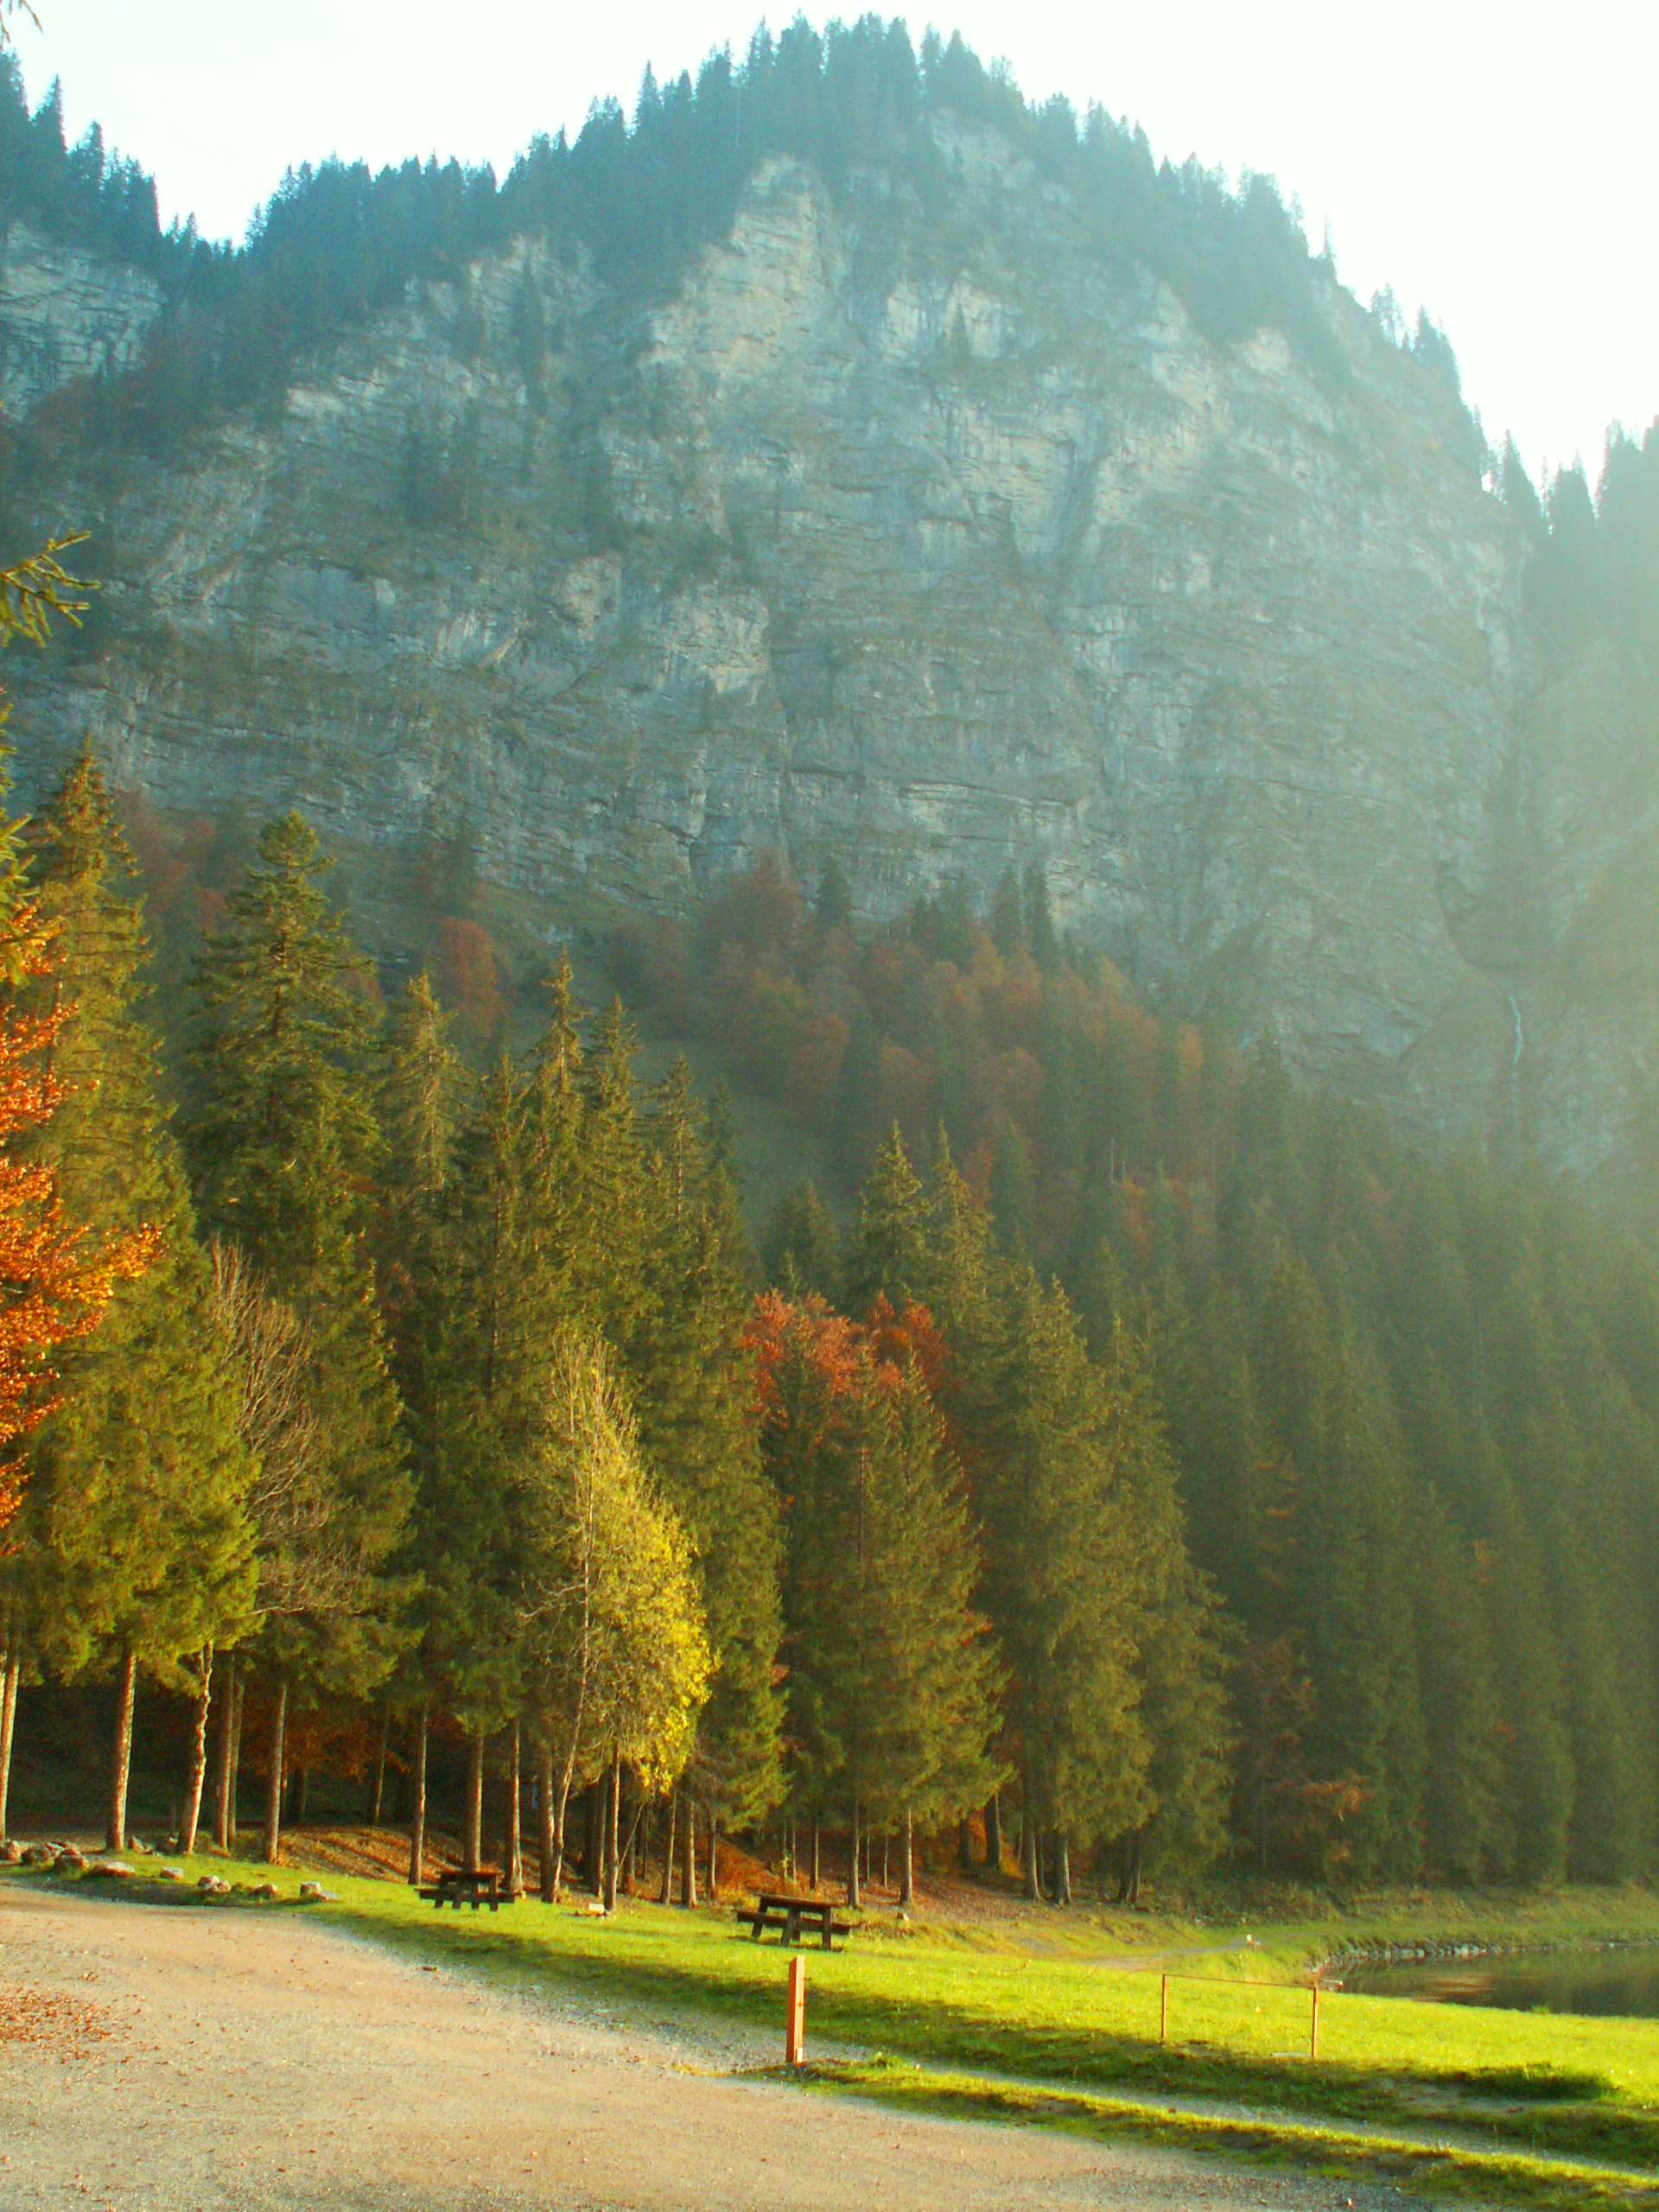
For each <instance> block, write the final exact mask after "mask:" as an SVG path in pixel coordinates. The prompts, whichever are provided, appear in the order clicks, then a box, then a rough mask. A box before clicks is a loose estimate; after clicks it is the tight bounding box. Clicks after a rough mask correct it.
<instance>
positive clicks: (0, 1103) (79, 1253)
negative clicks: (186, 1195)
mask: <svg viewBox="0 0 1659 2212" xmlns="http://www.w3.org/2000/svg"><path fill="white" fill-rule="evenodd" d="M77 542H78V541H77V540H75V539H73V538H68V539H58V540H54V542H53V543H51V544H50V545H48V547H47V548H46V550H45V551H44V552H43V553H41V554H37V555H36V556H35V557H34V558H33V559H32V560H29V561H24V562H21V563H18V564H17V565H16V567H15V568H10V569H0V644H5V643H8V642H10V639H13V638H22V639H28V640H29V641H30V642H31V643H33V644H35V645H41V644H44V642H45V640H46V637H47V634H48V624H49V622H50V620H51V618H52V616H53V615H54V614H59V615H61V616H63V617H65V618H66V619H67V620H69V621H72V622H73V621H75V620H78V619H79V615H80V614H81V613H83V612H84V611H85V607H86V602H85V601H83V600H81V599H79V598H78V597H77V596H76V594H77V593H78V592H79V590H80V589H81V588H82V587H81V586H80V585H79V582H77V580H76V579H75V578H74V577H73V576H72V575H70V574H69V573H68V571H67V569H64V568H63V566H62V565H61V563H60V560H59V558H58V556H59V555H60V554H61V553H62V552H64V551H65V550H67V547H68V546H70V545H72V544H73V543H77ZM7 712H8V709H7V708H6V707H5V704H4V702H3V700H0V724H3V721H4V719H5V716H6V714H7ZM0 789H3V785H0ZM20 829H21V824H19V823H16V822H10V823H3V824H0V1528H3V1527H4V1525H5V1524H6V1522H9V1521H10V1519H11V1518H12V1516H13V1515H14V1514H15V1513H16V1510H17V1504H18V1501H19V1498H20V1496H21V1494H22V1464H21V1462H20V1460H19V1459H17V1458H16V1455H15V1454H14V1453H13V1452H11V1450H10V1447H11V1446H13V1445H15V1444H16V1441H17V1440H18V1439H19V1438H20V1437H22V1436H23V1435H25V1434H27V1433H28V1432H29V1430H30V1429H32V1428H34V1427H35V1426H36V1425H37V1424H38V1423H39V1422H40V1421H43V1420H44V1419H45V1417H46V1415H47V1414H48V1413H49V1412H50V1411H51V1410H52V1408H53V1407H54V1404H55V1403H56V1400H55V1398H54V1395H53V1386H54V1382H55V1379H56V1377H55V1374H54V1368H53V1364H52V1356H53V1354H54V1351H55V1350H56V1349H57V1347H58V1346H59V1345H60V1344H66V1343H67V1342H68V1341H69V1340H70V1339H71V1338H76V1337H81V1336H85V1335H86V1334H87V1332H89V1331H90V1330H92V1328H94V1327H95V1326H96V1325H97V1323H98V1319H99V1314H100V1313H102V1312H103V1310H104V1307H105V1305H106V1304H107V1303H108V1301H109V1299H110V1295H111V1292H112V1291H113V1289H114V1287H115V1285H116V1284H117V1282H118V1281H122V1280H123V1279H130V1278H131V1277H133V1276H135V1275H138V1274H143V1270H144V1269H145V1268H147V1267H148V1266H149V1262H150V1260H151V1259H152V1257H153V1256H154V1254H155V1249H156V1235H155V1232H154V1231H153V1230H149V1229H141V1230H137V1231H136V1232H134V1233H131V1234H130V1235H128V1236H123V1237H118V1238H115V1239H110V1240H102V1241H100V1240H99V1238H98V1237H97V1236H95V1235H94V1234H93V1232H92V1230H91V1228H90V1227H89V1226H88V1225H87V1224H85V1223H80V1222H75V1221H72V1220H70V1219H69V1218H68V1217H67V1216H66V1214H65V1212H64V1209H63V1206H62V1205H61V1203H60V1198H59V1194H58V1186H57V1178H56V1175H55V1173H54V1171H53V1169H52V1168H51V1166H48V1164H47V1163H46V1162H45V1161H43V1160H41V1159H39V1158H38V1157H37V1156H35V1142H36V1140H37V1138H38V1135H39V1133H40V1132H41V1130H43V1129H44V1128H46V1126H47V1124H48V1122H50V1121H51V1119H52V1116H53V1115H54V1112H55V1111H56V1109H57V1108H58V1107H59V1105H60V1103H62V1100H63V1097H64V1095H65V1094H64V1089H63V1085H62V1084H60V1082H59V1081H58V1080H57V1079H56V1078H55V1077H54V1075H53V1074H52V1072H51V1067H50V1055H51V1049H52V1046H53V1043H54V1039H56V1037H57V1035H58V1033H59V1031H60V1028H61V1027H62V1025H63V1023H64V1021H65V1020H66V1019H67V1009H63V1008H61V1007H57V1008H54V1010H53V1011H51V1012H49V1013H47V1014H29V1013H27V1012H25V1011H24V1010H23V1007H22V1005H21V1004H20V999H21V997H22V994H23V993H24V992H25V991H26V990H27V989H28V988H29V986H30V985H31V984H38V983H39V982H41V980H43V979H49V978H50V976H51V975H52V971H53V958H52V942H51V931H50V930H49V928H48V925H47V924H46V923H45V922H44V921H43V919H42V918H41V910H40V906H39V903H38V901H37V900H35V899H33V898H32V897H29V895H28V894H27V893H25V891H24V889H23V885H22V855H21V846H20V842H19V832H20Z"/></svg>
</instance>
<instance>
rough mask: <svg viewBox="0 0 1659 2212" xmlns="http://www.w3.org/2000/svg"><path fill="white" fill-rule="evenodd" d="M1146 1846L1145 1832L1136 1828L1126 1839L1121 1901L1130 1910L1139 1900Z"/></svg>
mask: <svg viewBox="0 0 1659 2212" xmlns="http://www.w3.org/2000/svg"><path fill="white" fill-rule="evenodd" d="M1146 1848H1147V1838H1146V1832H1145V1830H1144V1829H1141V1828H1137V1829H1136V1830H1135V1834H1133V1835H1132V1836H1131V1837H1130V1838H1129V1840H1128V1849H1127V1850H1126V1852H1125V1853H1124V1857H1123V1903H1124V1904H1126V1905H1128V1907H1129V1909H1130V1910H1131V1911H1133V1910H1134V1909H1135V1906H1137V1905H1138V1904H1140V1902H1141V1859H1142V1858H1143V1857H1144V1856H1145V1853H1146Z"/></svg>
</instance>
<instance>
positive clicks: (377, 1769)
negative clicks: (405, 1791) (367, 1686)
mask: <svg viewBox="0 0 1659 2212" xmlns="http://www.w3.org/2000/svg"><path fill="white" fill-rule="evenodd" d="M390 1736H391V1707H390V1706H389V1705H387V1706H383V1707H381V1711H380V1748H379V1750H378V1752H377V1753H376V1754H375V1761H374V1796H373V1797H372V1799H371V1800H370V1803H369V1826H370V1827H372V1828H378V1827H379V1825H380V1808H381V1806H382V1805H383V1804H384V1803H385V1797H386V1742H387V1738H389V1737H390Z"/></svg>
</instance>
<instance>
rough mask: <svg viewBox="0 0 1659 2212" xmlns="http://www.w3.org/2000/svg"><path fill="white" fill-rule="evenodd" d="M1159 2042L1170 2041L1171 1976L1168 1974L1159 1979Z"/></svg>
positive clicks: (1160, 1976)
mask: <svg viewBox="0 0 1659 2212" xmlns="http://www.w3.org/2000/svg"><path fill="white" fill-rule="evenodd" d="M1158 2040H1159V2042H1160V2043H1167V2042H1168V2040H1169V1976H1168V1975H1167V1974H1160V1975H1159V1977H1158Z"/></svg>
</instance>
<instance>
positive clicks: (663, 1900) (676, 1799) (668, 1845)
mask: <svg viewBox="0 0 1659 2212" xmlns="http://www.w3.org/2000/svg"><path fill="white" fill-rule="evenodd" d="M679 1819H680V1793H679V1791H678V1790H677V1789H675V1790H671V1791H670V1793H669V1799H668V1834H667V1835H666V1836H665V1837H664V1841H663V1886H662V1889H661V1891H660V1892H659V1893H658V1898H657V1902H658V1904H672V1903H673V1901H674V1844H675V1840H676V1834H677V1829H678V1827H679Z"/></svg>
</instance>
